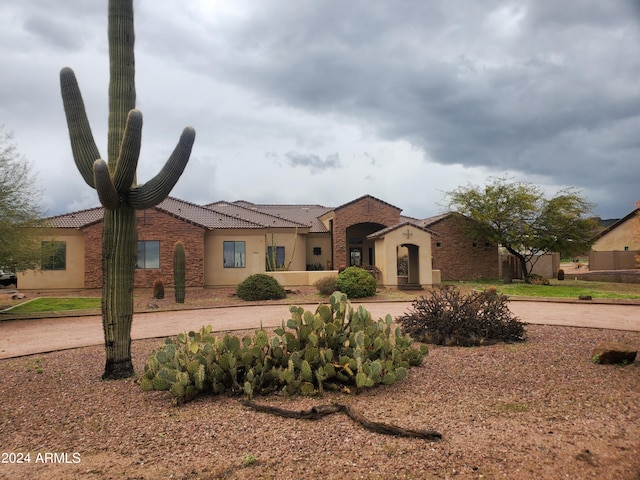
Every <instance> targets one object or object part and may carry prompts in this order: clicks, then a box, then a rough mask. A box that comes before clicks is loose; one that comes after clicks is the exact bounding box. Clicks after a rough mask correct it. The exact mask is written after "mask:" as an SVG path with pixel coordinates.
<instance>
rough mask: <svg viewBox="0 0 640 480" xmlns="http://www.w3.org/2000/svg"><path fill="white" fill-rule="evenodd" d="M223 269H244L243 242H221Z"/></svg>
mask: <svg viewBox="0 0 640 480" xmlns="http://www.w3.org/2000/svg"><path fill="white" fill-rule="evenodd" d="M223 257H224V268H244V267H245V266H246V265H245V257H246V256H245V250H244V242H223Z"/></svg>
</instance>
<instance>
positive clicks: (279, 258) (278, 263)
mask: <svg viewBox="0 0 640 480" xmlns="http://www.w3.org/2000/svg"><path fill="white" fill-rule="evenodd" d="M282 267H284V247H272V246H271V245H269V246H268V247H267V272H272V271H274V270H280V269H281V268H282Z"/></svg>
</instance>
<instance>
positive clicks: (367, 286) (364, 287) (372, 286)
mask: <svg viewBox="0 0 640 480" xmlns="http://www.w3.org/2000/svg"><path fill="white" fill-rule="evenodd" d="M336 288H337V289H338V290H339V291H341V292H343V293H345V294H346V295H347V297H349V298H362V297H371V296H373V295H375V294H376V288H377V282H376V279H375V277H374V276H373V275H371V274H370V273H369V272H367V271H366V270H364V269H362V268H359V267H349V268H346V269H344V270H343V271H342V272H340V273H339V274H338V278H337V280H336Z"/></svg>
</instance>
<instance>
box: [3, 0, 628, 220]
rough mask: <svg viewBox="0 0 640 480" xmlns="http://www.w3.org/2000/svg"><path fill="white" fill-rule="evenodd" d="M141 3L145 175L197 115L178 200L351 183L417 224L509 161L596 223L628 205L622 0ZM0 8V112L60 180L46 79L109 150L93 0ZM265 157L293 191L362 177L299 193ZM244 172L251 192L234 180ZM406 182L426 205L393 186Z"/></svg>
mask: <svg viewBox="0 0 640 480" xmlns="http://www.w3.org/2000/svg"><path fill="white" fill-rule="evenodd" d="M135 8H136V67H137V75H138V76H137V83H138V85H137V90H138V95H139V96H138V101H139V106H140V108H141V109H142V111H143V113H144V114H145V127H144V133H143V144H144V146H143V156H144V158H143V159H142V161H141V163H140V168H141V177H143V178H144V177H146V176H148V175H151V174H153V173H155V171H157V169H158V168H160V166H161V163H160V161H161V160H163V159H164V158H166V155H167V152H168V151H170V149H171V148H173V144H174V142H175V139H176V138H177V136H178V135H179V132H180V130H181V129H182V128H183V127H184V126H185V125H186V124H193V125H194V126H195V127H196V130H197V131H198V136H197V139H196V146H195V149H194V155H195V156H196V157H197V158H198V160H197V161H194V162H193V170H194V173H193V176H192V177H186V178H191V180H190V181H191V183H192V185H193V188H191V189H190V188H188V186H187V184H186V183H185V182H186V181H185V182H182V181H181V183H180V188H179V192H180V193H181V194H185V195H187V194H192V195H193V198H196V197H197V198H204V197H205V196H207V195H211V196H212V198H211V201H214V200H216V199H218V198H216V196H217V195H224V194H225V192H231V194H232V195H233V196H234V197H237V198H240V197H242V196H245V197H247V199H249V200H251V198H248V197H249V196H250V195H254V196H255V197H256V198H257V197H259V198H261V199H263V200H265V201H269V200H268V196H269V195H273V196H274V198H273V201H283V202H292V201H314V202H319V203H325V204H328V205H335V204H339V203H340V202H344V201H349V200H351V199H352V198H349V197H348V196H345V198H336V197H335V196H336V195H341V194H343V192H344V195H352V194H353V193H354V191H355V190H357V192H356V194H364V193H371V194H373V195H379V196H380V197H381V198H385V200H388V201H390V202H391V203H394V204H397V205H398V206H400V207H403V206H404V205H407V206H409V205H411V206H412V207H411V208H422V209H423V210H425V211H424V212H422V213H421V212H414V213H412V214H413V215H416V216H420V215H423V214H424V216H426V215H427V214H431V213H436V212H433V211H432V210H430V209H431V208H433V207H432V205H433V204H434V203H435V202H434V200H433V199H434V196H436V194H438V191H440V192H441V191H446V190H448V189H453V188H455V187H456V186H458V185H459V184H464V183H466V182H467V181H471V182H473V183H482V182H483V181H484V180H485V179H486V177H488V176H491V175H494V176H495V175H502V174H504V173H505V172H509V173H510V174H511V175H514V176H516V178H517V179H519V180H531V179H534V180H535V182H537V183H540V184H542V185H543V186H544V187H547V188H549V189H551V190H553V189H554V188H556V187H564V186H575V187H578V188H580V189H582V190H583V191H584V193H585V194H586V196H588V197H589V199H590V200H592V201H594V202H596V203H597V204H598V205H597V208H596V213H599V214H601V215H603V216H605V217H607V216H608V217H614V216H615V217H620V216H622V215H625V214H626V213H628V212H629V211H631V210H632V209H633V208H634V202H635V201H636V200H638V193H637V178H638V174H637V173H638V167H637V166H636V165H637V159H638V158H639V157H640V141H639V140H638V138H640V137H639V136H638V131H640V83H638V78H640V7H638V4H637V2H636V1H635V0H619V1H616V2H599V1H596V0H567V1H563V2H558V1H553V0H480V1H478V0H462V1H461V2H455V3H454V2H440V1H435V0H433V1H423V2H415V1H413V0H399V1H397V2H393V3H379V2H374V3H371V2H366V1H364V0H354V1H350V2H340V1H338V0H326V1H309V2H295V3H292V2H274V1H269V0H266V1H263V2H253V1H249V0H237V1H234V2H209V1H206V0H201V1H195V0H194V1H193V2H181V1H179V0H138V1H136V3H135ZM0 19H2V20H0V41H1V42H2V44H3V45H6V46H7V48H4V49H3V51H2V52H0V55H1V56H2V57H1V58H0V60H2V62H3V65H5V66H6V71H7V72H9V74H8V75H3V76H2V77H0V117H1V118H2V123H4V124H5V125H6V126H7V128H9V129H13V130H15V131H16V138H17V139H19V140H20V145H21V148H23V147H24V153H25V154H27V156H28V157H29V159H30V160H32V161H33V162H34V167H35V168H36V169H38V168H40V169H41V171H42V172H43V174H42V175H41V176H43V177H46V178H50V179H51V180H52V181H53V179H56V181H58V180H57V179H58V178H67V177H68V176H69V175H71V173H69V172H66V173H65V175H62V174H61V173H59V172H60V171H62V170H64V169H63V168H62V167H60V165H68V164H69V162H70V160H69V148H68V140H67V137H66V132H65V127H64V121H63V115H62V110H61V102H60V100H59V91H58V86H57V72H58V71H59V69H60V67H62V66H64V65H71V66H72V67H74V69H76V73H77V74H78V77H79V80H80V84H81V88H82V91H83V95H84V96H85V103H86V105H87V109H88V112H89V116H90V119H91V121H92V124H93V126H94V128H95V135H96V138H97V141H98V142H102V143H104V138H105V133H104V129H105V128H106V127H105V125H104V124H105V120H106V104H107V98H106V93H107V92H106V82H107V79H106V78H105V77H106V75H107V71H108V68H107V67H108V63H107V62H108V59H107V56H106V55H107V50H106V5H105V2H103V1H101V0H100V1H98V0H67V1H64V2H59V1H55V0H41V1H38V2H14V3H11V4H7V5H2V6H0ZM55 139H59V140H58V141H56V140H55ZM43 140H44V141H43ZM45 145H46V149H45V148H43V147H44V146H45ZM264 152H274V153H273V154H272V155H271V154H269V155H266V156H265V154H264ZM281 152H289V153H287V154H282V153H281ZM300 152H316V153H300ZM317 152H335V154H333V155H329V156H324V157H323V155H324V154H319V153H317ZM363 152H366V153H365V154H363ZM258 158H259V159H263V161H262V162H256V159H258ZM149 159H151V161H149ZM158 159H160V160H158ZM340 159H349V161H344V162H341V161H340ZM417 159H419V160H417ZM154 162H155V163H154ZM274 162H276V163H277V162H280V163H281V164H282V165H285V166H289V167H300V168H289V169H286V171H285V169H283V172H285V173H283V174H285V175H287V176H288V178H291V179H295V184H304V183H305V182H308V181H309V178H308V173H309V172H311V173H314V174H319V173H321V172H324V171H327V170H330V169H336V168H341V169H343V170H344V173H345V175H343V176H341V178H339V179H336V181H337V182H342V181H344V182H347V181H348V179H367V180H366V181H364V180H363V181H362V183H361V184H359V185H354V183H357V182H354V181H353V180H351V182H350V183H349V184H347V183H345V188H342V189H341V188H338V187H339V186H337V188H335V189H334V190H333V192H332V194H331V196H329V195H328V196H327V198H326V199H322V198H312V199H309V198H303V197H304V195H309V191H310V190H311V189H309V188H301V189H299V190H294V189H290V190H288V191H287V192H286V193H284V192H273V190H269V189H268V186H265V185H264V178H266V176H267V175H269V174H270V173H271V171H270V170H269V167H273V163H274ZM282 165H281V166H282ZM188 169H189V167H188ZM188 169H187V172H185V175H189V173H188V171H189V170H188ZM370 169H375V173H374V174H373V173H372V172H371V171H369V170H370ZM206 171H211V172H214V171H215V174H216V178H215V179H213V180H212V181H215V182H214V185H213V186H212V183H211V182H209V183H207V182H206V181H203V179H202V177H201V176H200V175H199V174H200V173H202V172H206ZM434 172H435V173H434ZM305 174H306V175H305ZM196 177H197V178H196ZM239 177H241V178H242V179H243V181H242V185H245V186H246V194H245V195H243V192H238V191H237V188H235V187H234V185H237V183H234V182H238V180H237V178H239ZM342 177H344V179H343V178H342ZM205 178H206V177H205ZM229 179H234V180H233V182H232V181H230V180H229ZM390 179H393V180H390ZM391 181H397V182H401V185H396V184H392V183H390V182H391ZM69 182H71V180H69ZM291 183H292V184H293V182H291ZM74 185H75V184H74ZM347 186H348V188H347ZM214 187H215V188H214ZM358 189H359V190H358ZM47 190H48V193H49V196H50V197H51V198H52V202H53V204H54V206H53V210H58V209H63V208H66V206H67V205H70V204H72V200H70V199H68V198H63V197H62V196H61V195H60V194H58V193H57V192H58V191H61V192H62V191H64V192H65V193H66V194H67V195H69V191H70V189H68V188H63V187H60V186H58V185H57V184H56V187H52V188H51V189H49V188H47ZM196 190H197V192H196ZM416 191H420V192H421V194H420V195H421V196H422V197H421V198H416V195H415V193H412V194H409V193H407V192H416ZM336 192H338V193H336ZM77 195H78V198H80V194H77ZM276 195H277V197H276ZM286 195H292V196H295V198H286ZM318 195H322V193H321V192H320V193H318ZM385 195H388V198H387V197H385ZM83 198H84V197H83ZM186 199H187V200H189V198H186ZM80 201H81V200H78V199H75V200H73V202H75V203H73V205H74V206H75V205H77V204H78V202H80ZM407 213H409V212H407Z"/></svg>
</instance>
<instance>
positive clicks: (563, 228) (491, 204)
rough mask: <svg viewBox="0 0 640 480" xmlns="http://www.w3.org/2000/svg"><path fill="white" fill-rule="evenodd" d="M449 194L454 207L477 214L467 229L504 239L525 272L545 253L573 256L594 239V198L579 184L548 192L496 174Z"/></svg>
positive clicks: (475, 234)
mask: <svg viewBox="0 0 640 480" xmlns="http://www.w3.org/2000/svg"><path fill="white" fill-rule="evenodd" d="M445 196H446V197H447V198H448V206H449V208H450V209H451V210H452V211H455V212H458V213H460V214H462V215H465V216H466V217H468V218H470V219H472V220H474V222H468V223H467V224H466V228H465V234H466V235H467V236H468V237H470V238H471V239H474V240H479V241H480V240H482V241H488V242H491V243H494V244H496V245H502V246H503V247H504V248H506V249H507V251H509V253H511V254H512V255H513V256H515V257H516V258H517V259H518V261H519V262H520V265H521V267H522V275H523V277H524V278H527V277H528V276H529V273H530V268H533V266H534V265H535V263H536V261H537V260H538V259H539V258H540V257H541V255H543V254H545V253H549V252H559V253H560V254H561V255H562V256H572V255H575V254H576V253H578V252H584V251H585V250H588V249H589V248H590V246H591V243H592V242H593V237H594V231H595V228H596V221H595V220H594V219H593V217H591V216H590V215H589V213H590V211H591V208H592V204H590V203H589V202H587V200H585V199H584V198H583V197H582V196H581V195H580V194H579V193H578V192H577V191H575V190H574V189H566V190H561V191H560V192H558V193H557V194H556V195H555V196H553V197H552V198H546V197H545V195H544V193H543V192H542V189H541V188H540V187H537V186H535V185H532V184H529V183H523V182H510V181H509V180H508V179H506V178H496V179H492V180H491V181H490V182H489V183H487V185H485V186H484V187H478V186H474V185H467V186H465V187H458V188H457V189H455V190H452V191H450V192H447V193H446V194H445Z"/></svg>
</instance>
